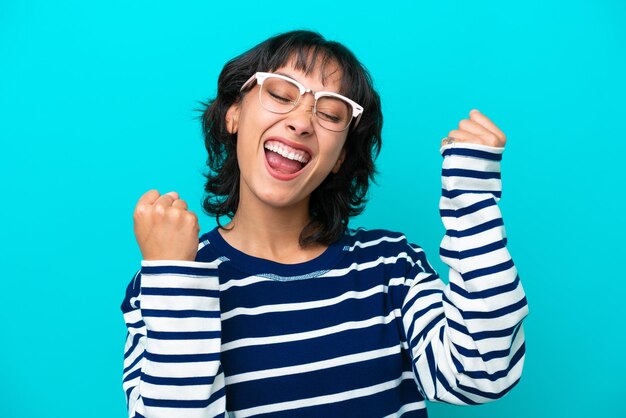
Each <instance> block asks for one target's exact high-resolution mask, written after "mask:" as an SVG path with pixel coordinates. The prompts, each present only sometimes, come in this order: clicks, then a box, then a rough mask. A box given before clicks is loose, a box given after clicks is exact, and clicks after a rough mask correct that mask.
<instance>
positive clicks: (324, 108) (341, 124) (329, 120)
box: [315, 96, 352, 131]
mask: <svg viewBox="0 0 626 418" xmlns="http://www.w3.org/2000/svg"><path fill="white" fill-rule="evenodd" d="M315 115H316V116H317V120H318V121H319V124H320V125H322V126H323V127H324V128H326V129H329V130H331V131H343V130H344V129H346V128H347V127H348V124H349V123H350V121H351V120H352V106H350V104H349V103H348V102H346V101H344V100H341V99H340V98H338V97H332V96H322V97H320V98H319V99H318V100H317V105H316V107H315Z"/></svg>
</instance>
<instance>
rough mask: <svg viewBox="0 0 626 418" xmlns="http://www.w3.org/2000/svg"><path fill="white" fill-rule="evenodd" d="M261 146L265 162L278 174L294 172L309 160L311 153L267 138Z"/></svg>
mask: <svg viewBox="0 0 626 418" xmlns="http://www.w3.org/2000/svg"><path fill="white" fill-rule="evenodd" d="M263 147H264V148H265V159H266V160H267V164H268V165H269V166H270V168H271V169H272V170H274V171H275V172H277V173H279V174H285V175H292V174H296V173H298V172H299V171H300V170H302V169H303V168H304V167H305V166H306V165H307V163H308V162H309V160H311V155H310V154H309V153H308V152H306V151H304V150H301V149H297V148H293V147H290V146H289V145H287V144H285V143H283V142H280V141H275V140H269V141H267V142H265V144H264V145H263Z"/></svg>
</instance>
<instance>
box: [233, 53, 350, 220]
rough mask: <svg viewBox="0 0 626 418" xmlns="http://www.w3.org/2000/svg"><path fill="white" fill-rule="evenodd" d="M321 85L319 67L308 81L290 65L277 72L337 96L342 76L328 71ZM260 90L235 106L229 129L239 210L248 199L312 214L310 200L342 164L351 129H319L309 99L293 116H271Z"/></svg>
mask: <svg viewBox="0 0 626 418" xmlns="http://www.w3.org/2000/svg"><path fill="white" fill-rule="evenodd" d="M326 69H327V70H329V71H328V74H327V75H326V77H325V81H326V83H325V84H322V74H321V73H320V69H319V67H318V68H316V69H315V70H314V71H312V72H311V73H310V74H309V75H306V74H305V73H303V72H302V71H300V70H296V69H294V68H293V66H292V65H287V66H284V67H282V68H279V69H277V70H276V71H274V72H275V73H280V74H283V75H286V76H288V77H291V78H293V79H294V80H296V81H298V82H300V83H301V84H303V85H304V86H305V87H307V88H310V89H312V90H313V91H331V92H336V93H338V92H339V89H340V80H341V71H340V70H339V69H338V68H337V67H334V68H333V66H327V68H326ZM259 88H260V86H259V85H258V84H256V82H255V87H254V88H253V89H252V90H250V91H249V92H248V93H247V94H246V95H245V96H244V97H243V99H242V100H241V102H240V103H238V104H235V105H233V106H231V108H230V109H229V111H228V113H227V117H226V119H227V120H226V123H227V126H228V127H229V130H231V132H236V133H237V161H238V163H239V168H240V173H241V174H240V202H239V204H240V205H242V204H243V205H245V204H248V203H252V202H251V201H250V200H249V199H252V200H254V201H255V203H260V204H262V205H268V206H271V207H275V208H290V207H293V208H297V209H301V210H304V208H306V210H307V211H308V205H309V197H310V195H311V193H312V192H313V191H314V190H315V189H316V188H317V187H318V186H319V185H320V183H321V182H322V181H323V180H324V179H325V178H326V176H328V174H329V173H330V172H331V171H333V172H337V171H338V170H339V167H340V165H341V163H342V162H343V159H344V158H345V151H344V150H343V147H344V144H345V141H346V137H347V135H348V129H346V130H344V131H341V132H333V131H329V130H327V129H325V128H323V127H321V126H320V125H319V124H318V122H317V121H316V120H315V116H314V115H313V106H314V102H315V99H314V97H313V95H312V94H311V93H306V94H304V95H303V96H302V97H301V98H300V102H299V103H298V105H297V106H296V107H295V108H294V109H293V110H292V111H291V112H289V113H285V114H277V113H272V112H270V111H268V110H266V109H264V108H263V106H261V103H260V101H259Z"/></svg>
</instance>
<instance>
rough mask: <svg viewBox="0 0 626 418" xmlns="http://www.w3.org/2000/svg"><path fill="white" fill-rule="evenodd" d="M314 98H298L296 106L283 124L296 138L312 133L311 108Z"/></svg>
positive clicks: (306, 95) (309, 96) (307, 96)
mask: <svg viewBox="0 0 626 418" xmlns="http://www.w3.org/2000/svg"><path fill="white" fill-rule="evenodd" d="M314 105H315V98H314V97H312V96H311V95H309V94H305V95H304V96H302V97H301V98H300V102H299V103H298V105H297V106H296V107H295V108H294V109H293V110H292V111H291V112H289V113H288V114H287V118H286V119H285V122H286V124H287V128H288V129H289V130H290V131H291V132H292V133H293V134H295V135H297V136H303V135H308V134H310V133H312V132H313V106H314Z"/></svg>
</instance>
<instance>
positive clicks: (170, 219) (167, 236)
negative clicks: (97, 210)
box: [133, 190, 200, 261]
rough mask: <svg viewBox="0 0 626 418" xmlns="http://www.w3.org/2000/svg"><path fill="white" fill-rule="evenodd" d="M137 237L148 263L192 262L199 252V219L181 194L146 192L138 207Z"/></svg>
mask: <svg viewBox="0 0 626 418" xmlns="http://www.w3.org/2000/svg"><path fill="white" fill-rule="evenodd" d="M133 219H134V221H135V238H136V239H137V244H139V249H140V250H141V255H142V256H143V259H144V260H189V261H193V260H195V258H196V252H197V250H198V233H199V232H200V226H199V225H198V217H197V216H196V215H195V213H193V212H191V211H189V210H187V203H185V201H184V200H181V199H179V197H178V193H176V192H170V193H166V194H164V195H162V196H161V195H159V192H158V191H156V190H150V191H148V192H146V193H145V194H144V195H143V196H141V198H140V199H139V201H138V202H137V206H136V207H135V212H134V214H133Z"/></svg>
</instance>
